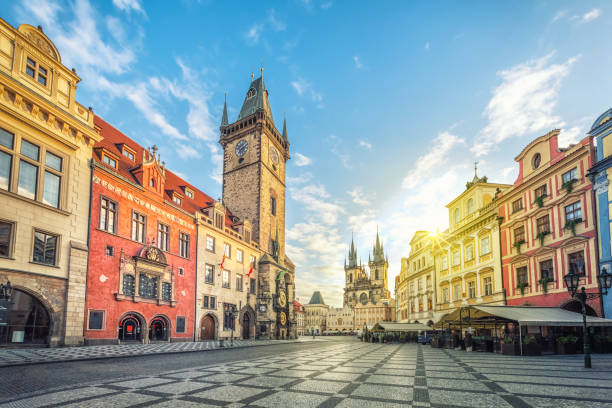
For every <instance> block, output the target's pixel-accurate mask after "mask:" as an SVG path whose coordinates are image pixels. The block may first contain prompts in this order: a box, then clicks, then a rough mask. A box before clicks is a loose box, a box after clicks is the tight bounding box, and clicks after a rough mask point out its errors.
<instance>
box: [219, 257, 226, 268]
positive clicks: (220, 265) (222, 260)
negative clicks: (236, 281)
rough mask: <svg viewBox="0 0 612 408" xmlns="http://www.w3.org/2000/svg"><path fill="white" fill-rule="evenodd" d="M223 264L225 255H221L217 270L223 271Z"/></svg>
mask: <svg viewBox="0 0 612 408" xmlns="http://www.w3.org/2000/svg"><path fill="white" fill-rule="evenodd" d="M224 263H225V254H223V259H221V263H220V264H219V270H220V271H222V270H223V264H224Z"/></svg>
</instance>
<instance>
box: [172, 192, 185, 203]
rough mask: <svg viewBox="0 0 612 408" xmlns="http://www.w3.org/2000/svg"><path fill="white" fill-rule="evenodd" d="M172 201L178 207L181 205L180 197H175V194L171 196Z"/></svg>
mask: <svg viewBox="0 0 612 408" xmlns="http://www.w3.org/2000/svg"><path fill="white" fill-rule="evenodd" d="M172 201H174V202H175V203H176V204H178V205H181V204H182V203H183V200H182V199H181V197H179V196H177V195H176V194H175V195H173V196H172Z"/></svg>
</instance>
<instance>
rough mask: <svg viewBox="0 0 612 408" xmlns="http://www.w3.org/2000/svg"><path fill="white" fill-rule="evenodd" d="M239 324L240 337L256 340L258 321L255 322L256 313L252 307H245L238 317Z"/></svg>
mask: <svg viewBox="0 0 612 408" xmlns="http://www.w3.org/2000/svg"><path fill="white" fill-rule="evenodd" d="M245 319H248V328H247V327H246V324H247V321H246V320H245ZM238 324H239V325H240V328H241V330H240V337H241V338H243V339H254V338H255V330H256V320H255V311H254V310H253V308H252V307H251V305H245V306H244V307H243V308H242V309H240V313H239V315H238ZM245 330H248V334H247V333H245Z"/></svg>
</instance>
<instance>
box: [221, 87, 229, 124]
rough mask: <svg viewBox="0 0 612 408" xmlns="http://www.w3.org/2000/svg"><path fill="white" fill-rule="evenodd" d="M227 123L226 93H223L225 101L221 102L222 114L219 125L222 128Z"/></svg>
mask: <svg viewBox="0 0 612 408" xmlns="http://www.w3.org/2000/svg"><path fill="white" fill-rule="evenodd" d="M227 125H229V120H228V119H227V94H225V101H224V102H223V116H222V117H221V127H222V128H224V127H226V126H227Z"/></svg>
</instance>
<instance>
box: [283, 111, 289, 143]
mask: <svg viewBox="0 0 612 408" xmlns="http://www.w3.org/2000/svg"><path fill="white" fill-rule="evenodd" d="M283 140H284V141H285V142H287V143H289V134H288V133H287V116H286V115H285V117H284V118H283Z"/></svg>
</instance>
